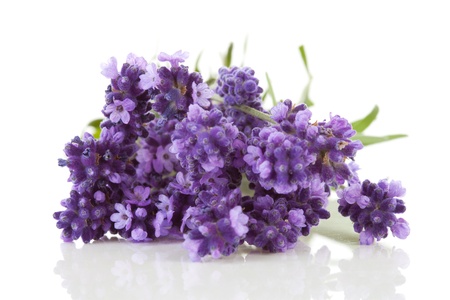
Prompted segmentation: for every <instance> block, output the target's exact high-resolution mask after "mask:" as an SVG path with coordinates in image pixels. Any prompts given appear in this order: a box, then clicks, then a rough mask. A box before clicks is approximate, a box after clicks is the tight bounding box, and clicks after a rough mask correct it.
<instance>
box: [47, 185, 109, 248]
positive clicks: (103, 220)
mask: <svg viewBox="0 0 450 300" xmlns="http://www.w3.org/2000/svg"><path fill="white" fill-rule="evenodd" d="M102 195H104V193H103V192H102V191H100V190H98V191H96V192H95V193H94V194H92V193H91V192H88V191H85V192H83V193H79V192H77V191H75V190H72V191H71V192H70V197H69V198H67V199H64V200H63V201H61V205H62V206H63V207H64V208H65V210H62V211H58V212H55V213H54V214H53V218H54V219H55V220H57V223H56V227H57V228H59V229H61V230H62V232H61V239H62V240H63V241H65V242H71V241H74V240H77V239H79V238H81V239H82V240H83V242H84V243H89V242H90V241H91V240H98V239H100V238H101V237H102V236H104V234H105V233H106V232H108V231H110V232H112V233H114V232H115V230H114V228H112V223H111V221H110V220H109V218H110V216H111V214H112V212H113V207H112V205H111V204H110V202H109V201H105V200H104V199H103V196H102ZM97 199H99V200H97ZM110 200H112V201H114V196H112V197H111V199H110Z"/></svg>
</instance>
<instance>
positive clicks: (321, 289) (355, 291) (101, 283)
mask: <svg viewBox="0 0 450 300" xmlns="http://www.w3.org/2000/svg"><path fill="white" fill-rule="evenodd" d="M332 248H333V247H332ZM333 249H334V248H333ZM61 251H62V254H63V259H62V260H60V261H58V262H57V263H56V267H55V269H54V272H55V274H56V275H57V276H60V277H61V279H62V281H63V283H62V285H63V287H64V289H66V290H67V293H68V294H70V296H71V297H72V299H153V298H154V299H162V297H164V299H331V298H333V299H336V298H334V297H339V298H338V299H404V297H403V295H401V294H399V293H397V291H396V288H397V287H398V286H400V285H402V284H404V283H405V281H406V278H405V277H404V276H403V275H402V272H401V269H405V268H407V267H408V265H409V258H408V255H407V254H406V253H405V252H404V251H402V250H400V249H395V248H392V249H388V248H385V247H382V246H380V245H374V246H356V245H355V246H353V247H352V249H349V254H350V255H349V258H348V259H347V258H346V259H333V258H332V252H331V251H330V248H329V247H327V246H325V245H323V246H320V247H319V248H318V250H316V251H312V250H311V248H310V247H309V246H307V245H305V244H304V243H302V242H299V244H298V245H297V247H296V248H295V249H293V250H290V251H288V252H286V253H280V254H268V253H263V252H260V251H259V250H257V249H254V248H253V247H248V246H242V247H241V248H240V250H239V252H238V253H237V255H232V256H231V257H227V258H224V259H220V260H208V261H204V262H201V263H194V262H191V261H190V260H189V258H188V255H187V253H186V251H185V250H184V249H183V248H182V247H181V243H180V242H179V241H165V242H159V243H143V244H137V243H131V242H127V241H123V240H120V239H114V238H113V239H110V240H104V241H98V242H95V243H92V244H87V245H83V246H82V247H77V246H76V244H74V243H67V244H62V245H61Z"/></svg>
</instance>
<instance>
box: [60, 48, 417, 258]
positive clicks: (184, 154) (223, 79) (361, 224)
mask: <svg viewBox="0 0 450 300" xmlns="http://www.w3.org/2000/svg"><path fill="white" fill-rule="evenodd" d="M231 50H232V44H231V45H230V48H229V49H228V52H227V55H226V56H225V58H224V64H223V66H222V67H220V69H219V70H218V74H217V77H211V78H209V79H208V80H204V79H203V78H202V74H201V72H200V71H199V70H198V69H197V67H196V69H195V70H194V71H190V70H189V68H188V67H187V66H185V65H183V63H184V62H185V61H186V60H187V59H188V53H187V52H182V51H178V52H176V53H174V54H172V55H168V54H166V53H163V52H162V53H160V54H159V55H158V57H157V58H158V61H157V62H150V63H149V62H147V60H145V59H144V58H143V57H138V56H136V55H134V54H129V55H128V57H127V58H126V62H125V63H123V64H122V66H120V67H119V68H118V64H117V60H116V59H115V58H114V57H112V58H110V59H109V61H108V62H107V63H105V64H103V65H102V71H101V73H102V74H103V75H104V76H106V77H107V78H109V79H110V80H111V82H110V84H109V85H108V87H107V89H106V92H105V104H104V106H103V109H102V110H101V112H102V113H103V115H104V118H102V119H100V120H97V121H95V122H92V124H91V125H95V124H96V125H97V126H96V128H97V130H98V132H85V133H84V135H83V136H82V137H79V136H76V137H75V138H73V139H72V140H71V141H70V142H69V143H67V144H66V146H65V148H64V153H65V155H66V158H65V159H59V161H58V164H59V166H61V167H65V168H68V169H69V171H70V176H69V178H68V180H69V182H71V183H72V189H71V191H70V195H69V197H68V198H66V199H64V200H62V201H61V205H62V206H63V210H61V211H58V212H55V213H54V214H53V217H54V219H55V220H56V226H57V228H59V229H60V230H61V231H62V232H61V238H62V240H63V241H66V242H70V241H74V240H78V239H81V240H82V241H83V242H84V243H89V242H91V241H94V240H98V239H101V238H102V237H104V236H105V235H107V234H112V235H119V236H120V237H122V238H124V239H127V240H130V241H133V242H149V241H152V242H154V241H156V240H158V239H162V238H169V237H174V238H179V239H180V240H183V242H182V245H183V246H184V247H185V248H186V249H187V251H188V252H189V255H190V258H191V259H192V260H194V261H198V260H201V258H203V257H205V256H211V257H213V258H220V257H222V256H229V255H231V254H233V253H234V252H236V250H237V248H238V247H239V246H240V245H241V244H244V243H246V244H248V245H253V246H255V247H257V248H261V249H263V250H266V251H268V252H284V251H286V250H287V249H291V248H293V247H295V245H296V242H297V240H298V239H299V237H301V236H307V235H309V234H310V232H311V228H312V227H314V226H318V225H319V223H320V221H321V220H323V219H328V218H329V217H330V212H329V210H328V209H327V206H328V202H329V198H330V195H331V194H332V192H335V193H336V195H337V198H338V199H337V202H338V211H339V212H340V214H341V215H342V216H344V217H349V218H350V220H351V221H352V222H353V226H354V230H355V231H356V232H357V233H359V240H360V243H361V244H372V243H374V242H375V240H377V241H379V240H381V239H382V238H385V237H387V236H388V232H389V231H390V232H391V233H392V235H393V236H395V237H398V238H401V239H404V238H406V237H407V236H408V235H409V231H410V230H409V226H408V223H407V222H406V221H405V220H404V219H403V218H398V217H397V216H396V215H397V214H400V213H403V212H404V211H405V209H406V208H405V204H404V201H403V200H402V199H400V197H402V196H403V195H404V193H405V189H404V188H403V187H402V185H401V183H400V181H388V180H387V179H382V180H379V181H377V182H372V181H369V180H367V179H365V180H362V179H360V178H359V177H358V174H357V171H358V166H357V164H356V163H355V161H354V158H355V156H356V153H357V152H358V151H359V150H361V149H363V146H367V145H370V144H373V143H377V142H382V141H387V140H391V139H394V138H399V137H403V136H404V135H401V134H400V135H390V136H385V137H371V136H365V135H364V134H363V131H364V130H365V129H366V128H367V127H368V126H369V125H370V124H371V122H372V121H373V120H374V119H375V117H376V115H377V113H378V107H375V108H374V110H373V111H372V112H371V113H370V114H368V115H367V116H366V117H364V118H362V119H361V120H358V121H355V122H352V123H350V122H349V121H348V120H346V119H345V118H343V117H341V116H339V115H330V118H329V120H323V121H316V120H314V118H313V117H312V113H311V111H310V109H309V108H308V107H310V106H311V105H313V103H312V101H311V100H310V99H309V96H308V91H309V83H310V82H309V83H308V84H307V86H306V87H305V90H304V93H303V95H302V98H301V99H300V101H299V102H298V103H294V102H293V101H291V100H290V99H286V100H283V101H274V103H273V107H272V108H271V109H270V110H267V109H265V108H264V106H263V101H264V100H265V99H266V97H267V98H268V97H270V96H272V99H273V100H275V98H274V96H273V88H272V85H271V83H270V79H269V77H268V76H267V74H266V78H267V81H268V83H269V87H268V88H267V89H266V91H264V90H263V88H262V87H261V86H260V84H259V80H258V78H257V77H256V76H255V72H254V70H253V69H251V68H250V67H237V66H231V59H230V58H231V52H232V51H231ZM299 50H300V54H301V57H302V59H303V62H304V65H305V67H306V70H307V71H308V74H309V75H310V73H309V70H308V64H307V60H306V54H305V51H304V48H303V46H301V47H300V48H299ZM310 79H311V76H310Z"/></svg>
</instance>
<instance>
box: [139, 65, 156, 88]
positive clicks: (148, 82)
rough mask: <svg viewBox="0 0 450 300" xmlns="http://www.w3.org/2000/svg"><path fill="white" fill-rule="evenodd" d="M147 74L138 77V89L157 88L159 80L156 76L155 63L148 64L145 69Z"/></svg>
mask: <svg viewBox="0 0 450 300" xmlns="http://www.w3.org/2000/svg"><path fill="white" fill-rule="evenodd" d="M145 70H146V71H147V72H145V73H144V74H142V75H140V76H139V79H140V81H139V87H140V88H141V89H143V90H147V89H150V88H157V87H158V85H159V84H160V83H161V78H159V75H158V69H157V67H156V64H155V63H151V64H148V65H147V67H146V68H145Z"/></svg>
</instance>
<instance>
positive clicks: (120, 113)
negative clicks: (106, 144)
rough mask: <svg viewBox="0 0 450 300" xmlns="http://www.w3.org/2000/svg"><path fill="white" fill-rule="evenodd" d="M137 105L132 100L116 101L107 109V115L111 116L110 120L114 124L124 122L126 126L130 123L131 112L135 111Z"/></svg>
mask: <svg viewBox="0 0 450 300" xmlns="http://www.w3.org/2000/svg"><path fill="white" fill-rule="evenodd" d="M135 107H136V104H135V103H134V102H133V101H132V100H131V99H128V98H127V99H125V100H123V101H121V100H114V101H113V103H111V104H109V105H108V106H106V108H105V113H107V114H109V113H110V114H111V115H110V116H109V118H110V119H111V121H112V122H114V123H118V122H119V121H122V123H124V124H128V122H130V113H129V112H130V111H132V110H133V109H135Z"/></svg>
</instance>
